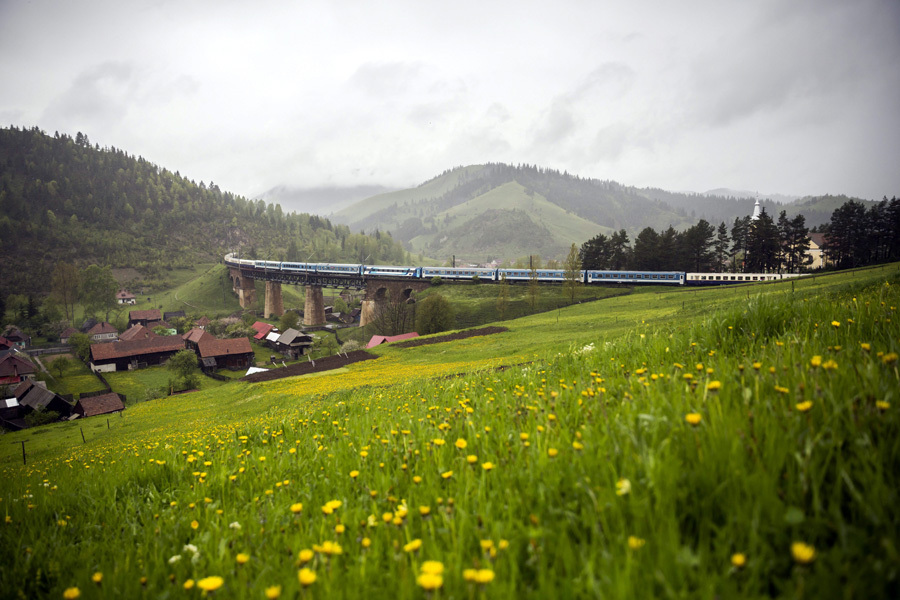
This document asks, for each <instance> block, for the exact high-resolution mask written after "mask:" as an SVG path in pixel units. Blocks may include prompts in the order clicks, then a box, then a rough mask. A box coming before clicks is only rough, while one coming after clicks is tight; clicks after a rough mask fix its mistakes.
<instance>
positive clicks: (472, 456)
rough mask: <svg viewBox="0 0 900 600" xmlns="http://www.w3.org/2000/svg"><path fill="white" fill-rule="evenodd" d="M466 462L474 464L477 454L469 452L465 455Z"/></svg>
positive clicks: (476, 460)
mask: <svg viewBox="0 0 900 600" xmlns="http://www.w3.org/2000/svg"><path fill="white" fill-rule="evenodd" d="M466 462H467V463H469V464H470V465H474V464H475V463H477V462H478V456H476V455H474V454H470V455H468V456H467V457H466Z"/></svg>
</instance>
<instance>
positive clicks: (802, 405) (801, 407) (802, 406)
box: [796, 400, 813, 412]
mask: <svg viewBox="0 0 900 600" xmlns="http://www.w3.org/2000/svg"><path fill="white" fill-rule="evenodd" d="M812 405H813V403H812V400H804V401H803V402H799V403H798V404H797V407H796V408H797V411H798V412H806V411H808V410H809V409H811V408H812Z"/></svg>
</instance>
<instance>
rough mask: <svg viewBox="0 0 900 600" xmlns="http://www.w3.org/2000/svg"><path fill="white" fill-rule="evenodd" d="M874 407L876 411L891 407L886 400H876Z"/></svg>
mask: <svg viewBox="0 0 900 600" xmlns="http://www.w3.org/2000/svg"><path fill="white" fill-rule="evenodd" d="M875 407H876V408H877V409H878V410H887V409H889V408H890V407H891V403H890V402H888V401H887V400H876V401H875Z"/></svg>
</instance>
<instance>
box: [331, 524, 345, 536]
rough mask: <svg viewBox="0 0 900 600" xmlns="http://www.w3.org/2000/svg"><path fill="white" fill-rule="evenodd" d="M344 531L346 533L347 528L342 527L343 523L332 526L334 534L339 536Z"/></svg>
mask: <svg viewBox="0 0 900 600" xmlns="http://www.w3.org/2000/svg"><path fill="white" fill-rule="evenodd" d="M345 531H347V528H346V527H345V526H344V524H343V523H338V524H337V525H335V526H334V532H335V533H338V534H340V533H344V532H345Z"/></svg>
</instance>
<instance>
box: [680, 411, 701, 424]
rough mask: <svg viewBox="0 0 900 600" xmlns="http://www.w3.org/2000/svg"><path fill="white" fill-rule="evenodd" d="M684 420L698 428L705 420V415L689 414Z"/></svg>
mask: <svg viewBox="0 0 900 600" xmlns="http://www.w3.org/2000/svg"><path fill="white" fill-rule="evenodd" d="M684 420H685V421H687V422H688V423H689V424H690V425H693V426H694V427H696V426H697V425H699V424H700V421H702V420H703V415H701V414H700V413H688V414H686V415H685V416H684Z"/></svg>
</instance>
